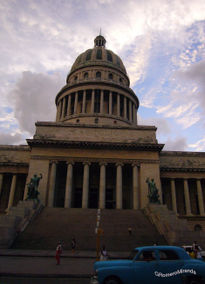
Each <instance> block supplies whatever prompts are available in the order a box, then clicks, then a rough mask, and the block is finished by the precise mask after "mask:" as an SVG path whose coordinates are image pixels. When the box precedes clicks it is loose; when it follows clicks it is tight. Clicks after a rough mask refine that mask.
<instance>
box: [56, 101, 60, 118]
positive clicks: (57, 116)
mask: <svg viewBox="0 0 205 284" xmlns="http://www.w3.org/2000/svg"><path fill="white" fill-rule="evenodd" d="M59 119H60V103H58V104H57V111H56V121H59Z"/></svg>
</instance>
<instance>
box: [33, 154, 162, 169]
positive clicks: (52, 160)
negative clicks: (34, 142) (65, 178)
mask: <svg viewBox="0 0 205 284" xmlns="http://www.w3.org/2000/svg"><path fill="white" fill-rule="evenodd" d="M31 159H32V160H47V161H48V160H49V162H50V163H58V162H66V163H72V164H75V163H85V162H87V163H99V164H117V163H120V164H130V165H131V166H138V167H139V166H140V165H141V164H159V160H152V159H147V160H145V159H137V160H136V159H117V158H89V157H62V156H43V155H32V156H31Z"/></svg>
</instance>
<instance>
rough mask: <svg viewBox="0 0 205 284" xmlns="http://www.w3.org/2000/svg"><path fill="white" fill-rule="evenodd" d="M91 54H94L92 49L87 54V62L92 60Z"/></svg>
mask: <svg viewBox="0 0 205 284" xmlns="http://www.w3.org/2000/svg"><path fill="white" fill-rule="evenodd" d="M91 53H92V49H89V50H88V52H87V55H86V58H85V60H86V61H88V60H90V59H91Z"/></svg>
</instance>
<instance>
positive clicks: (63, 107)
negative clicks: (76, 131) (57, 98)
mask: <svg viewBox="0 0 205 284" xmlns="http://www.w3.org/2000/svg"><path fill="white" fill-rule="evenodd" d="M62 103H63V106H62V114H61V117H64V110H65V97H64V98H63V99H62Z"/></svg>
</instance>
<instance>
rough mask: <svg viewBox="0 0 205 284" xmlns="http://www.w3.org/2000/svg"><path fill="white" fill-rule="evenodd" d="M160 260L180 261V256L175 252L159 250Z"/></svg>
mask: <svg viewBox="0 0 205 284" xmlns="http://www.w3.org/2000/svg"><path fill="white" fill-rule="evenodd" d="M159 258H160V260H176V259H179V257H178V255H177V254H176V252H175V251H173V250H159Z"/></svg>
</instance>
